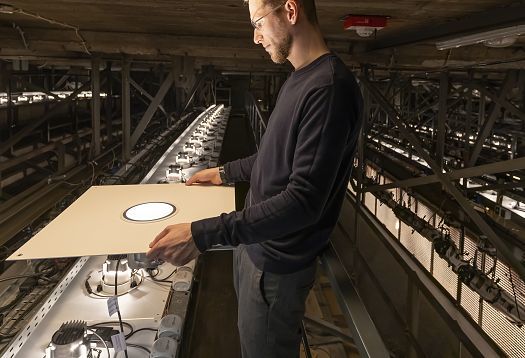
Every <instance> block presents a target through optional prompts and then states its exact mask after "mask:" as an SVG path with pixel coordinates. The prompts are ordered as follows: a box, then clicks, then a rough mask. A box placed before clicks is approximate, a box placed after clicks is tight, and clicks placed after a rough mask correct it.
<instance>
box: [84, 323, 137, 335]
mask: <svg viewBox="0 0 525 358" xmlns="http://www.w3.org/2000/svg"><path fill="white" fill-rule="evenodd" d="M119 324H120V322H119V321H107V322H99V323H95V324H92V325H90V326H88V328H95V327H100V326H114V325H119ZM122 324H123V325H124V326H126V327H128V328H129V333H128V335H131V334H133V332H134V330H133V326H132V325H131V324H130V323H128V322H126V321H122Z"/></svg>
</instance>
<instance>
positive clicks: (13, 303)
mask: <svg viewBox="0 0 525 358" xmlns="http://www.w3.org/2000/svg"><path fill="white" fill-rule="evenodd" d="M25 295H26V293H25V292H18V294H17V295H16V297H15V298H14V299H13V300H12V301H11V302H9V303H8V304H6V305H4V306H2V307H0V312H5V311H7V310H9V309H11V308H13V307H14V306H16V304H17V303H18V302H20V300H21V299H22V298H24V297H25Z"/></svg>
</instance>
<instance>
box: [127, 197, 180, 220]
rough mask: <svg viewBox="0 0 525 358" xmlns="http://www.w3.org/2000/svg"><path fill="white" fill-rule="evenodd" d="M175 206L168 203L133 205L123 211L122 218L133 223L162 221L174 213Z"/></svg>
mask: <svg viewBox="0 0 525 358" xmlns="http://www.w3.org/2000/svg"><path fill="white" fill-rule="evenodd" d="M175 210H176V208H175V206H174V205H172V204H169V203H162V202H152V203H142V204H138V205H134V206H132V207H131V208H129V209H126V211H124V214H123V215H124V218H125V219H127V220H129V221H133V222H149V221H157V220H163V219H166V218H167V217H169V216H171V215H173V214H174V213H175Z"/></svg>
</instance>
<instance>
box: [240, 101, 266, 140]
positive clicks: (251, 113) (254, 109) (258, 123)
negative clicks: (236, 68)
mask: <svg viewBox="0 0 525 358" xmlns="http://www.w3.org/2000/svg"><path fill="white" fill-rule="evenodd" d="M245 103H246V112H247V113H248V120H249V121H250V126H251V127H252V131H253V137H254V138H255V145H256V146H257V149H259V144H260V143H261V138H262V136H263V135H264V132H266V123H267V122H268V119H267V118H266V116H265V115H263V113H262V111H261V109H260V108H259V105H258V104H257V101H256V100H255V97H254V96H253V94H252V93H251V92H248V93H246V101H245Z"/></svg>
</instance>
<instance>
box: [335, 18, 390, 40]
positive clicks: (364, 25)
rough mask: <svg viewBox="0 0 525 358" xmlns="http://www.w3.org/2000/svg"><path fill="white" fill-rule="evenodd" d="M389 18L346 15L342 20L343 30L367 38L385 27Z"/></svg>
mask: <svg viewBox="0 0 525 358" xmlns="http://www.w3.org/2000/svg"><path fill="white" fill-rule="evenodd" d="M388 19H389V16H378V15H346V16H345V17H344V18H343V27H344V29H345V30H355V31H356V32H357V34H358V35H359V36H361V37H368V36H370V35H372V34H373V33H375V32H376V31H378V30H381V29H383V28H385V27H386V25H387V22H388Z"/></svg>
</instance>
